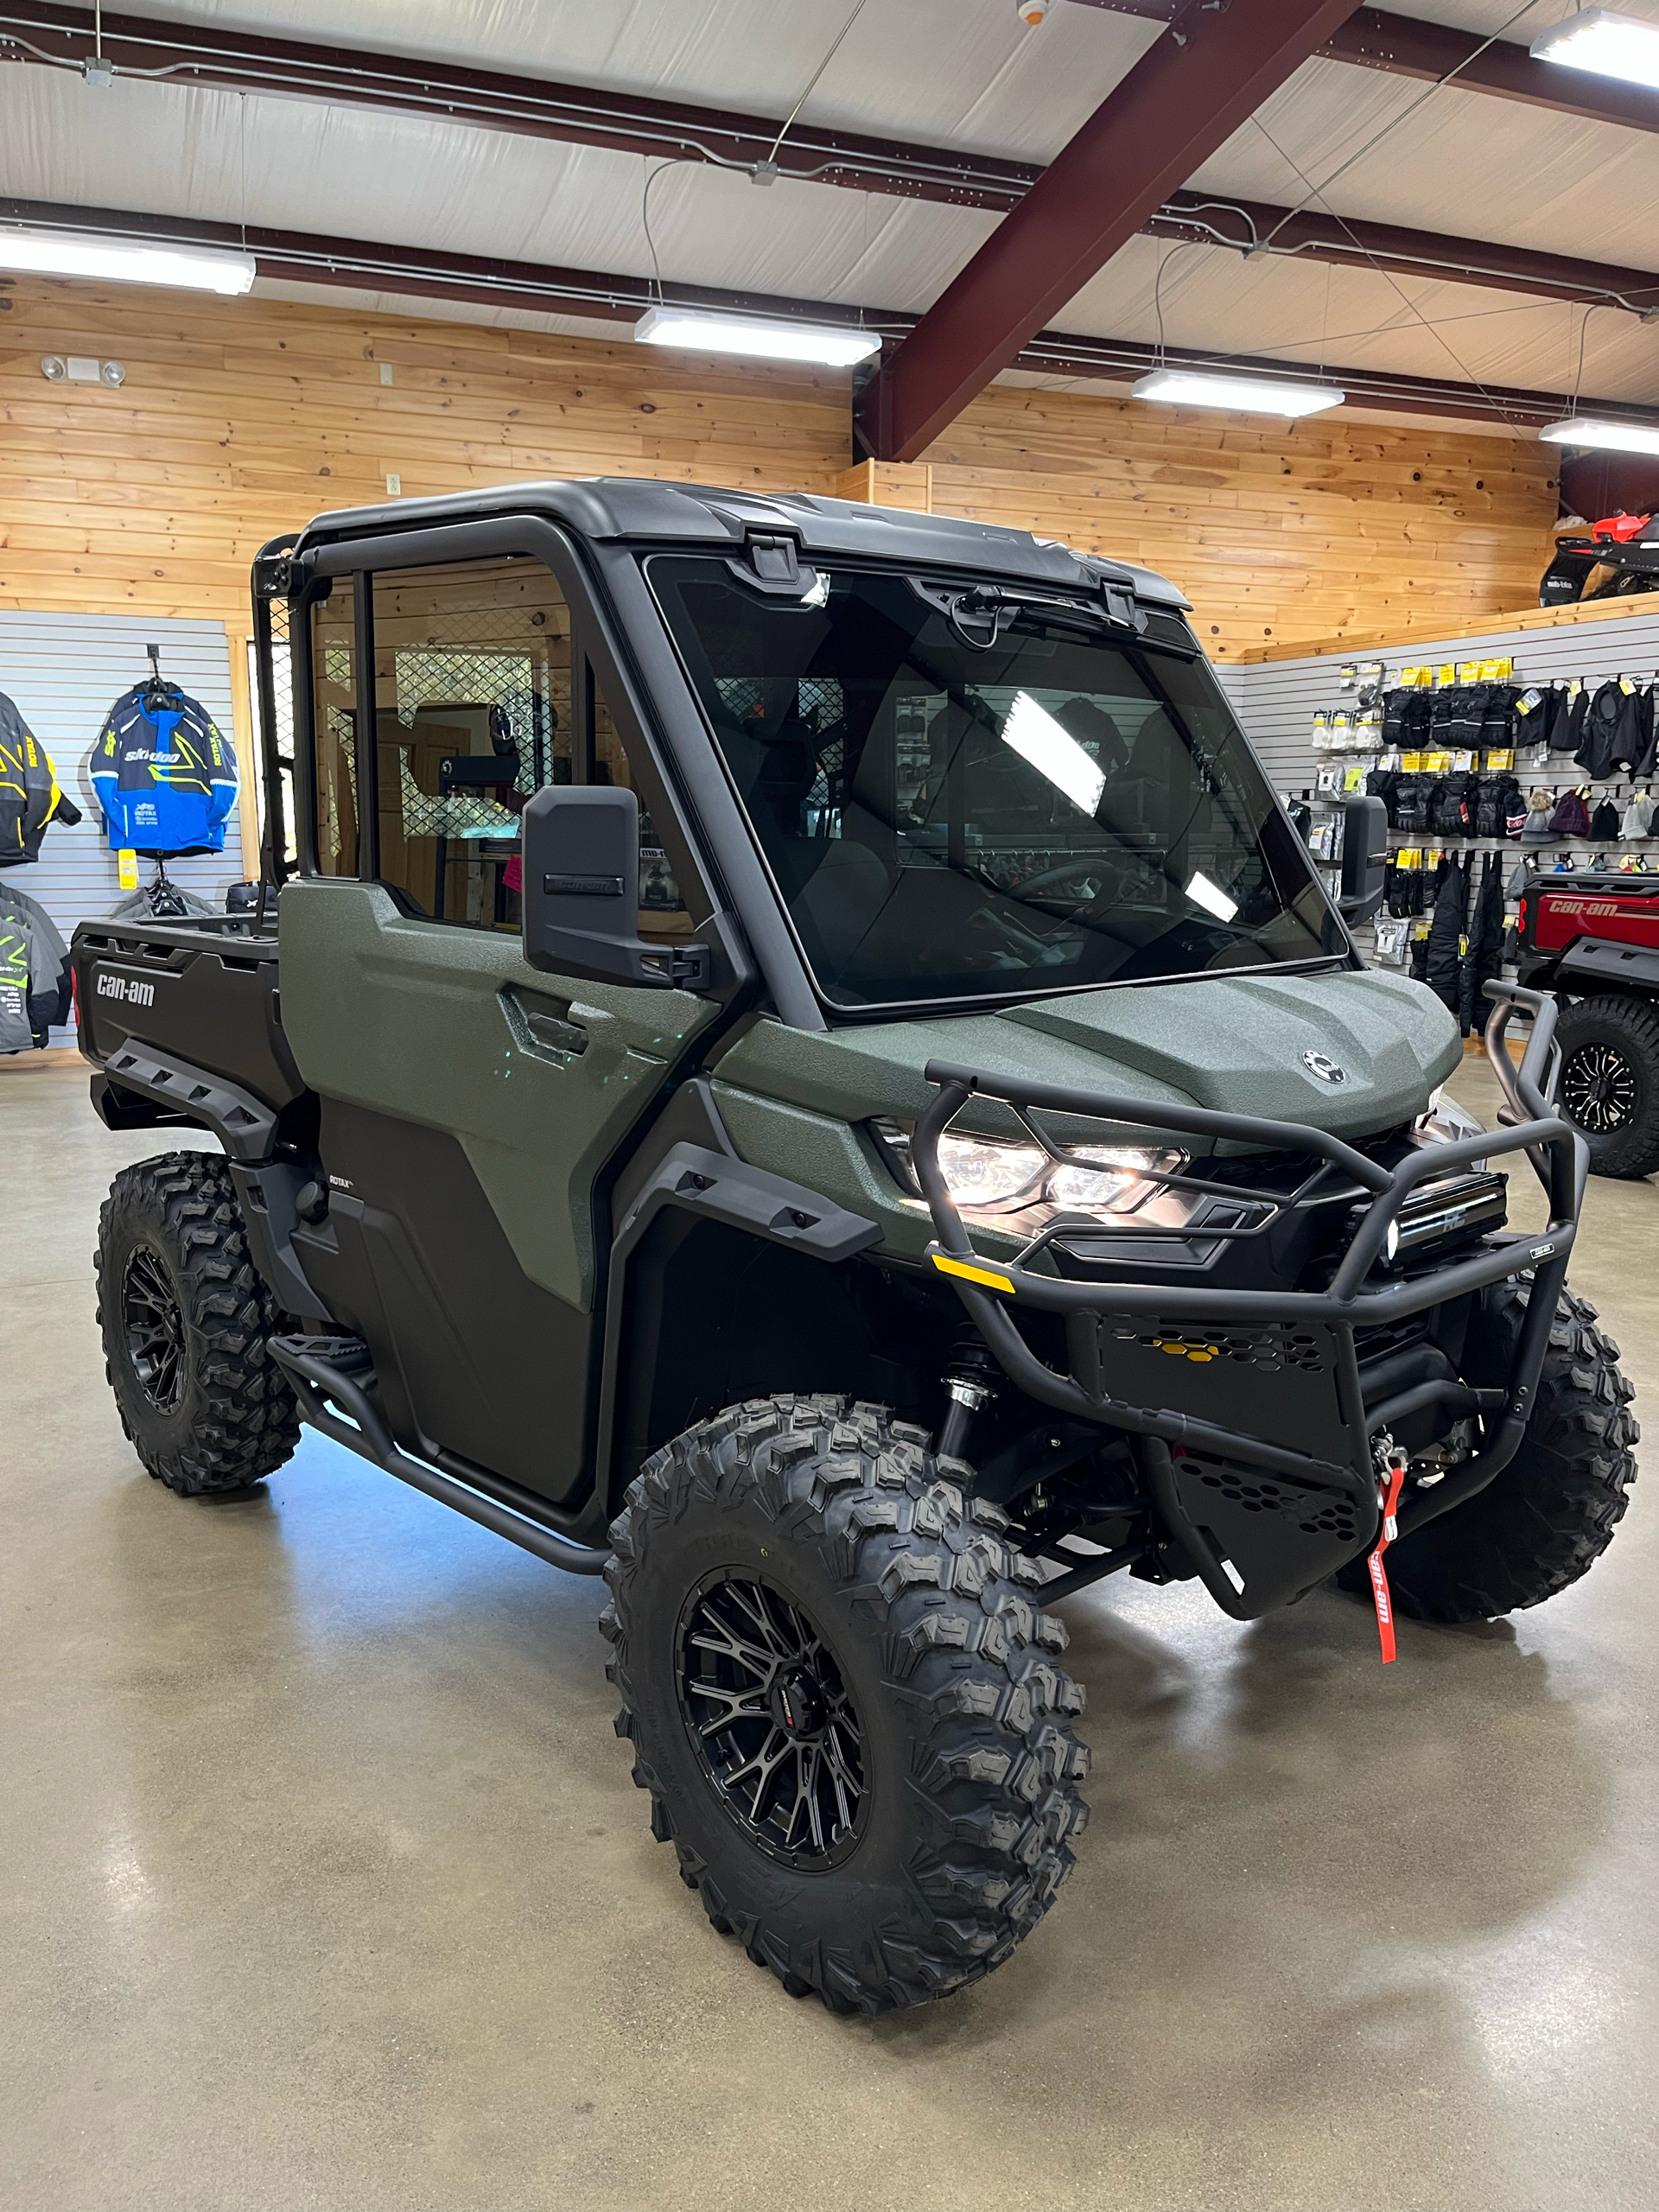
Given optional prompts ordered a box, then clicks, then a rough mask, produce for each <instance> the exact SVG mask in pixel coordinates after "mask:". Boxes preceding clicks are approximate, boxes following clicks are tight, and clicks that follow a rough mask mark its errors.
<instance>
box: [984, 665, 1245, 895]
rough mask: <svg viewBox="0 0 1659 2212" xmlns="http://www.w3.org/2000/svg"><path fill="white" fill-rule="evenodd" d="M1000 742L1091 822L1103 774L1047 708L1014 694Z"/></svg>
mask: <svg viewBox="0 0 1659 2212" xmlns="http://www.w3.org/2000/svg"><path fill="white" fill-rule="evenodd" d="M1002 742H1003V744H1004V745H1008V746H1012V747H1013V748H1014V751H1015V752H1016V753H1018V754H1019V755H1020V759H1021V760H1029V761H1030V763H1031V765H1032V766H1033V768H1035V769H1036V771H1037V772H1038V774H1039V776H1046V777H1047V779H1048V780H1049V782H1050V783H1051V784H1052V785H1053V786H1054V788H1055V790H1056V791H1061V792H1064V794H1065V797H1066V798H1069V799H1070V800H1071V804H1072V805H1073V806H1075V807H1076V808H1077V811H1078V813H1079V814H1086V815H1087V816H1088V817H1089V818H1090V821H1091V822H1092V821H1093V820H1094V817H1095V809H1096V807H1097V806H1098V805H1099V804H1100V795H1101V793H1102V792H1103V791H1104V790H1105V788H1106V778H1105V776H1104V774H1103V772H1102V771H1101V769H1100V767H1099V766H1098V765H1097V764H1096V762H1095V761H1094V760H1090V756H1089V755H1088V753H1085V752H1084V749H1083V747H1081V746H1080V745H1079V744H1078V743H1077V739H1076V738H1075V737H1073V736H1072V735H1071V732H1070V731H1069V730H1067V729H1064V728H1061V726H1060V724H1059V723H1058V722H1057V721H1055V719H1054V717H1053V715H1051V714H1050V713H1049V711H1048V709H1047V708H1046V707H1039V705H1038V703H1037V702H1036V701H1035V700H1034V699H1033V697H1032V696H1031V695H1030V693H1029V692H1027V691H1016V692H1015V693H1014V704H1013V705H1012V706H1011V707H1010V708H1009V709H1008V718H1007V721H1005V722H1004V723H1003V725H1002ZM1217 895H1219V894H1217Z"/></svg>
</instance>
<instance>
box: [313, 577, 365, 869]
mask: <svg viewBox="0 0 1659 2212" xmlns="http://www.w3.org/2000/svg"><path fill="white" fill-rule="evenodd" d="M356 607H357V601H356V594H355V593H354V592H353V587H352V580H351V578H350V577H349V576H336V577H335V578H334V586H333V588H332V589H331V590H330V592H329V594H328V596H327V599H325V600H321V601H318V602H317V603H316V604H315V605H314V607H313V608H312V610H311V684H312V696H313V698H314V700H315V720H316V771H317V772H316V806H317V823H316V827H317V866H318V868H319V869H320V870H321V873H322V874H324V875H355V874H357V818H358V817H357V758H356V752H355V747H356V743H357V680H356V678H357V634H356Z"/></svg>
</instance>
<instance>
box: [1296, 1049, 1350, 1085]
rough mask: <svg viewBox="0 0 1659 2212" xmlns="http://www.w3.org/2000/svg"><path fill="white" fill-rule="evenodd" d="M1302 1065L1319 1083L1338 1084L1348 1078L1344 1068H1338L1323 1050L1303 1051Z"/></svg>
mask: <svg viewBox="0 0 1659 2212" xmlns="http://www.w3.org/2000/svg"><path fill="white" fill-rule="evenodd" d="M1302 1065H1303V1066H1304V1067H1305V1068H1306V1070H1307V1071H1308V1073H1309V1075H1312V1076H1317V1077H1319V1081H1320V1082H1321V1083H1329V1084H1338V1083H1346V1082H1347V1080H1348V1074H1347V1071H1346V1069H1344V1068H1339V1067H1338V1065H1337V1064H1336V1062H1335V1061H1334V1060H1333V1059H1331V1058H1328V1057H1327V1056H1326V1055H1325V1053H1324V1052H1304V1053H1303V1054H1302Z"/></svg>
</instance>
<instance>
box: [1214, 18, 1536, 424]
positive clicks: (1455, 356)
mask: <svg viewBox="0 0 1659 2212" xmlns="http://www.w3.org/2000/svg"><path fill="white" fill-rule="evenodd" d="M1536 4H1537V0H1527V6H1528V7H1534V6H1535V5H1536ZM1519 12H1520V13H1521V14H1522V15H1525V13H1526V12H1527V10H1526V8H1522V10H1520V11H1519ZM1515 20H1516V18H1515V16H1510V22H1514V21H1515ZM1490 42H1491V41H1488V43H1489V44H1490ZM1473 58H1474V57H1473V56H1472V55H1471V57H1470V59H1471V60H1473ZM1442 81H1444V80H1442ZM1250 120H1251V121H1252V122H1253V123H1254V124H1255V127H1256V129H1257V130H1259V131H1260V132H1261V133H1262V137H1264V138H1265V139H1266V140H1267V142H1268V145H1269V146H1271V147H1272V149H1273V150H1274V153H1275V154H1277V155H1278V156H1279V158H1280V160H1281V162H1284V163H1285V165H1286V167H1287V168H1289V169H1291V170H1293V171H1294V173H1295V175H1297V176H1299V177H1300V178H1301V181H1302V182H1303V183H1304V184H1306V185H1307V186H1308V193H1307V199H1306V200H1303V201H1302V202H1301V206H1302V207H1306V206H1307V205H1308V202H1309V201H1310V200H1318V201H1319V204H1320V205H1321V206H1322V207H1324V209H1325V213H1326V214H1327V215H1329V216H1330V218H1331V219H1332V222H1334V223H1336V224H1338V225H1339V226H1340V227H1341V228H1342V229H1343V230H1344V232H1346V233H1347V235H1348V238H1349V239H1350V241H1351V244H1352V245H1353V247H1354V249H1355V251H1357V252H1358V253H1360V254H1362V255H1363V257H1364V258H1365V260H1366V261H1367V262H1369V263H1370V266H1371V267H1372V269H1374V270H1376V274H1377V275H1378V276H1379V277H1382V278H1383V281H1384V282H1385V283H1387V284H1388V286H1389V289H1390V290H1391V291H1393V293H1394V294H1395V296H1396V298H1397V299H1398V300H1399V301H1400V303H1401V305H1402V307H1403V308H1405V309H1406V311H1407V313H1408V314H1409V315H1411V316H1412V317H1413V318H1414V320H1415V321H1417V322H1419V323H1420V324H1421V326H1422V327H1423V328H1424V329H1425V330H1427V332H1428V333H1429V334H1430V335H1431V336H1432V337H1433V340H1434V342H1435V344H1436V345H1437V346H1440V347H1442V348H1443V349H1444V351H1445V352H1446V353H1447V354H1448V355H1449V357H1450V358H1451V359H1452V361H1453V362H1454V363H1455V364H1456V365H1457V367H1458V369H1459V372H1461V374H1462V376H1463V378H1464V381H1465V383H1466V384H1471V385H1473V386H1474V388H1475V390H1476V391H1478V393H1479V394H1480V396H1481V397H1482V398H1483V399H1484V401H1485V402H1486V404H1487V405H1488V406H1489V407H1490V408H1491V409H1492V410H1493V411H1494V413H1495V414H1497V416H1498V417H1499V419H1500V420H1507V419H1508V410H1506V409H1505V408H1503V406H1501V405H1500V404H1499V403H1498V401H1497V398H1496V397H1494V396H1493V394H1492V393H1491V392H1490V391H1488V390H1487V389H1486V387H1485V385H1484V384H1483V383H1482V382H1481V380H1480V378H1478V376H1477V375H1476V374H1475V372H1474V371H1473V370H1472V369H1471V367H1470V366H1469V365H1468V363H1467V362H1466V361H1465V359H1464V358H1463V356H1462V355H1461V354H1460V353H1459V352H1458V350H1457V348H1456V346H1453V345H1452V341H1451V340H1450V339H1449V338H1446V337H1444V336H1442V334H1441V333H1440V330H1439V329H1438V328H1437V327H1435V325H1434V324H1433V322H1431V321H1429V319H1428V317H1427V315H1425V314H1424V313H1423V311H1422V309H1421V308H1420V307H1419V306H1418V305H1417V302H1416V301H1415V300H1414V299H1413V298H1412V297H1411V296H1410V294H1409V293H1408V291H1407V290H1406V289H1405V288H1404V287H1403V286H1402V284H1401V283H1400V282H1399V280H1398V278H1397V277H1395V275H1394V273H1393V271H1392V270H1389V269H1385V268H1384V267H1383V264H1382V263H1381V262H1380V261H1379V260H1378V259H1377V257H1376V255H1375V254H1374V253H1373V252H1372V251H1371V250H1370V247H1369V246H1368V245H1366V244H1365V243H1364V241H1363V239H1362V238H1359V237H1358V235H1357V233H1356V232H1355V231H1354V228H1353V226H1352V225H1351V223H1349V222H1348V220H1347V219H1346V218H1345V217H1344V216H1342V215H1339V214H1338V213H1337V211H1336V209H1335V208H1334V207H1332V205H1331V203H1330V201H1329V200H1327V199H1326V198H1325V188H1324V186H1322V185H1316V184H1309V183H1308V180H1307V177H1306V175H1304V173H1303V171H1302V170H1301V168H1300V167H1299V166H1298V164H1297V163H1296V162H1294V161H1293V160H1292V159H1291V156H1289V155H1288V154H1287V152H1286V151H1285V149H1284V148H1283V147H1282V146H1281V144H1280V143H1279V141H1278V140H1277V139H1276V138H1275V137H1274V135H1273V133H1272V131H1270V130H1268V126H1267V124H1265V123H1263V122H1262V118H1261V117H1260V116H1252V117H1251V118H1250ZM1357 158H1358V156H1355V159H1356V160H1357ZM1346 166H1348V164H1346V163H1344V167H1346ZM1336 174H1337V175H1338V176H1340V175H1341V174H1342V171H1341V170H1340V169H1338V171H1337V172H1336ZM1296 212H1297V210H1296V209H1295V208H1291V209H1289V210H1287V213H1286V216H1285V220H1286V222H1288V221H1289V219H1290V217H1291V215H1293V214H1294V213H1296Z"/></svg>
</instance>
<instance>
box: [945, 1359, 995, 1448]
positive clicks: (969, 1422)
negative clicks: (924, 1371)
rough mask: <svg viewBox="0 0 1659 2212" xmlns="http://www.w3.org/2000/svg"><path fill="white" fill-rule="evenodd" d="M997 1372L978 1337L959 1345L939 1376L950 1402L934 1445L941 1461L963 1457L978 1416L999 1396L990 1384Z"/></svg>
mask: <svg viewBox="0 0 1659 2212" xmlns="http://www.w3.org/2000/svg"><path fill="white" fill-rule="evenodd" d="M994 1372H995V1370H994V1369H993V1367H992V1363H991V1357H990V1354H989V1353H988V1351H986V1349H985V1347H984V1345H983V1344H982V1343H981V1342H980V1341H979V1339H978V1338H976V1337H975V1338H963V1341H962V1342H961V1343H960V1344H957V1348H956V1350H955V1351H954V1352H953V1353H952V1355H951V1360H950V1366H949V1367H947V1368H946V1370H945V1371H944V1374H943V1375H942V1376H940V1377H939V1380H940V1381H941V1382H942V1383H944V1390H945V1395H946V1397H947V1398H948V1400H949V1401H950V1402H949V1404H948V1405H947V1406H946V1408H945V1412H944V1422H943V1424H942V1425H941V1427H940V1429H939V1440H938V1445H937V1446H935V1451H936V1454H937V1456H938V1458H939V1459H962V1458H963V1455H964V1451H965V1448H966V1446H967V1442H968V1432H969V1429H970V1428H971V1427H972V1426H973V1421H974V1416H975V1414H976V1413H978V1412H979V1410H980V1408H982V1406H983V1405H985V1404H986V1402H988V1400H989V1399H990V1398H992V1397H994V1396H995V1394H996V1388H995V1383H993V1382H992V1381H991V1376H992V1375H993V1373H994Z"/></svg>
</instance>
